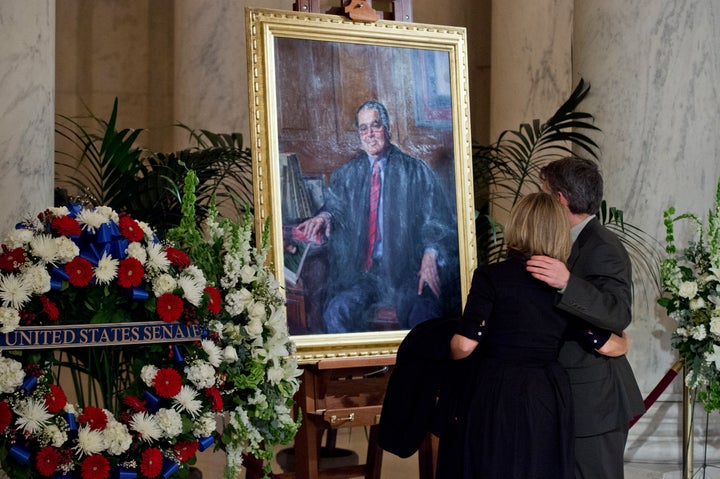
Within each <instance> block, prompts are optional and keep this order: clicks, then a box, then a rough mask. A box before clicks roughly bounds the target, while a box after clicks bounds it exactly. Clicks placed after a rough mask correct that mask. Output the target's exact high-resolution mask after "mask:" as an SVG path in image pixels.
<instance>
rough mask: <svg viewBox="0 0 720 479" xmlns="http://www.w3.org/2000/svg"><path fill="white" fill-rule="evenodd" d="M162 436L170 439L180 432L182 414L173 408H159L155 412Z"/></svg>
mask: <svg viewBox="0 0 720 479" xmlns="http://www.w3.org/2000/svg"><path fill="white" fill-rule="evenodd" d="M155 417H156V418H157V422H158V426H160V429H161V430H162V434H163V437H167V438H169V439H172V438H174V437H176V436H179V435H180V433H181V432H182V428H183V426H182V416H180V413H179V412H177V411H175V410H174V409H166V408H161V409H160V410H158V412H156V413H155Z"/></svg>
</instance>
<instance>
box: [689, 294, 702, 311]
mask: <svg viewBox="0 0 720 479" xmlns="http://www.w3.org/2000/svg"><path fill="white" fill-rule="evenodd" d="M704 307H705V300H704V299H702V298H701V297H700V296H696V297H694V298H693V299H691V300H690V310H691V311H697V310H698V309H703V308H704Z"/></svg>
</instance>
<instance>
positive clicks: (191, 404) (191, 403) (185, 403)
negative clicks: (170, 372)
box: [173, 386, 202, 417]
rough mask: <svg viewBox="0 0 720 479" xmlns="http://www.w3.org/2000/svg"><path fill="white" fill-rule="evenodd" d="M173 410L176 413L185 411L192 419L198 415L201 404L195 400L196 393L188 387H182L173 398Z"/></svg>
mask: <svg viewBox="0 0 720 479" xmlns="http://www.w3.org/2000/svg"><path fill="white" fill-rule="evenodd" d="M173 408H175V410H176V411H180V412H182V411H185V412H186V413H188V414H190V415H191V416H192V417H195V416H197V415H198V414H200V411H201V410H202V402H201V401H200V400H199V399H198V398H197V391H195V389H193V388H191V387H190V386H183V387H181V388H180V392H179V393H177V394H176V395H175V397H174V398H173Z"/></svg>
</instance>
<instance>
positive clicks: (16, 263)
mask: <svg viewBox="0 0 720 479" xmlns="http://www.w3.org/2000/svg"><path fill="white" fill-rule="evenodd" d="M2 249H3V253H2V254H0V269H2V270H4V271H10V272H16V271H19V269H20V265H22V264H23V263H24V262H25V261H26V260H27V256H26V255H25V250H24V249H22V248H15V249H8V247H7V246H5V245H2Z"/></svg>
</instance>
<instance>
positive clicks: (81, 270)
mask: <svg viewBox="0 0 720 479" xmlns="http://www.w3.org/2000/svg"><path fill="white" fill-rule="evenodd" d="M65 272H66V273H67V275H68V277H69V281H70V284H72V285H73V286H78V287H80V288H82V287H85V286H87V285H88V284H90V280H91V279H92V276H93V269H92V263H90V261H88V260H86V259H85V258H81V257H80V256H77V257H75V258H73V259H71V260H70V262H69V263H67V264H66V265H65Z"/></svg>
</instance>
